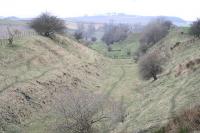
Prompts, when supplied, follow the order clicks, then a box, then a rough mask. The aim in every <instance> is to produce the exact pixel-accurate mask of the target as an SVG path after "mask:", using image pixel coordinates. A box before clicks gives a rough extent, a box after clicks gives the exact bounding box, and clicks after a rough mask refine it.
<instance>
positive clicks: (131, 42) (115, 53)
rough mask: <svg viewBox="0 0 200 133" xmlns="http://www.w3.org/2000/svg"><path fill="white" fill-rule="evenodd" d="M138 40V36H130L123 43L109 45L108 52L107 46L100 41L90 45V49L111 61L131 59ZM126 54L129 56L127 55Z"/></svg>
mask: <svg viewBox="0 0 200 133" xmlns="http://www.w3.org/2000/svg"><path fill="white" fill-rule="evenodd" d="M138 38H139V37H138V34H131V35H130V36H129V37H128V38H127V39H126V40H125V41H122V42H118V43H115V44H113V45H111V48H112V51H110V52H109V51H108V47H107V45H106V44H105V43H104V42H102V41H98V42H96V43H94V44H92V45H90V48H91V49H93V50H96V51H97V52H99V53H101V54H103V55H105V56H107V57H110V58H113V59H116V58H117V59H126V58H132V55H133V53H134V52H135V50H136V48H137V47H138V45H139V44H138ZM128 52H130V53H131V54H130V55H128Z"/></svg>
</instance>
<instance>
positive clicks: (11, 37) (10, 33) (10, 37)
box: [7, 27, 16, 46]
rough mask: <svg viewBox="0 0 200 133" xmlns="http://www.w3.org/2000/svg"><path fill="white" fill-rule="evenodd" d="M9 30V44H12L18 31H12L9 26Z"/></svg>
mask: <svg viewBox="0 0 200 133" xmlns="http://www.w3.org/2000/svg"><path fill="white" fill-rule="evenodd" d="M7 31H8V45H10V46H12V45H13V41H14V37H15V35H16V33H15V32H14V31H12V30H11V29H10V28H9V27H7Z"/></svg>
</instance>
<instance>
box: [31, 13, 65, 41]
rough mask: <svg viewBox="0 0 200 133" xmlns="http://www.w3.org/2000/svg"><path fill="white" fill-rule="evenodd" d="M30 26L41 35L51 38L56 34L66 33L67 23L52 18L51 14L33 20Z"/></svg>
mask: <svg viewBox="0 0 200 133" xmlns="http://www.w3.org/2000/svg"><path fill="white" fill-rule="evenodd" d="M30 26H31V27H32V28H33V29H35V30H36V31H37V32H38V33H39V34H41V35H44V36H47V37H51V35H54V33H64V31H65V29H66V26H65V21H64V20H62V19H60V18H58V17H56V16H52V15H50V14H49V13H42V14H41V15H40V16H39V17H37V18H35V19H33V20H32V22H31V24H30Z"/></svg>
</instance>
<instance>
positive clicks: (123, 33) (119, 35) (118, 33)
mask: <svg viewBox="0 0 200 133" xmlns="http://www.w3.org/2000/svg"><path fill="white" fill-rule="evenodd" d="M104 30H105V31H104V35H103V37H102V41H104V42H105V43H106V44H107V45H108V46H109V45H111V44H113V43H115V42H119V41H123V40H125V39H126V38H127V36H128V34H129V30H130V29H129V26H128V25H125V24H118V25H114V24H107V25H105V27H104Z"/></svg>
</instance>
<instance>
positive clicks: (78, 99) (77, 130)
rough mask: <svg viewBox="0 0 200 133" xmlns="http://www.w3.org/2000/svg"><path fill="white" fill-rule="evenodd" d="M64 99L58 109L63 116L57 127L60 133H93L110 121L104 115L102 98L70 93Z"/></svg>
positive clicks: (60, 99)
mask: <svg viewBox="0 0 200 133" xmlns="http://www.w3.org/2000/svg"><path fill="white" fill-rule="evenodd" d="M64 97H65V98H64ZM64 97H63V98H59V101H58V102H59V103H58V106H57V108H56V109H57V112H58V115H60V116H61V117H60V119H59V124H58V126H57V130H59V132H60V133H62V132H63V133H66V132H69V133H93V132H94V130H95V126H97V124H98V123H101V122H102V121H104V120H106V119H108V117H107V116H106V115H105V114H104V108H103V102H104V101H103V100H104V98H103V97H102V96H97V95H91V94H90V93H89V92H84V91H81V92H79V91H76V92H75V91H70V92H67V94H65V96H64ZM60 122H61V123H60ZM63 122H64V123H63Z"/></svg>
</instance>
